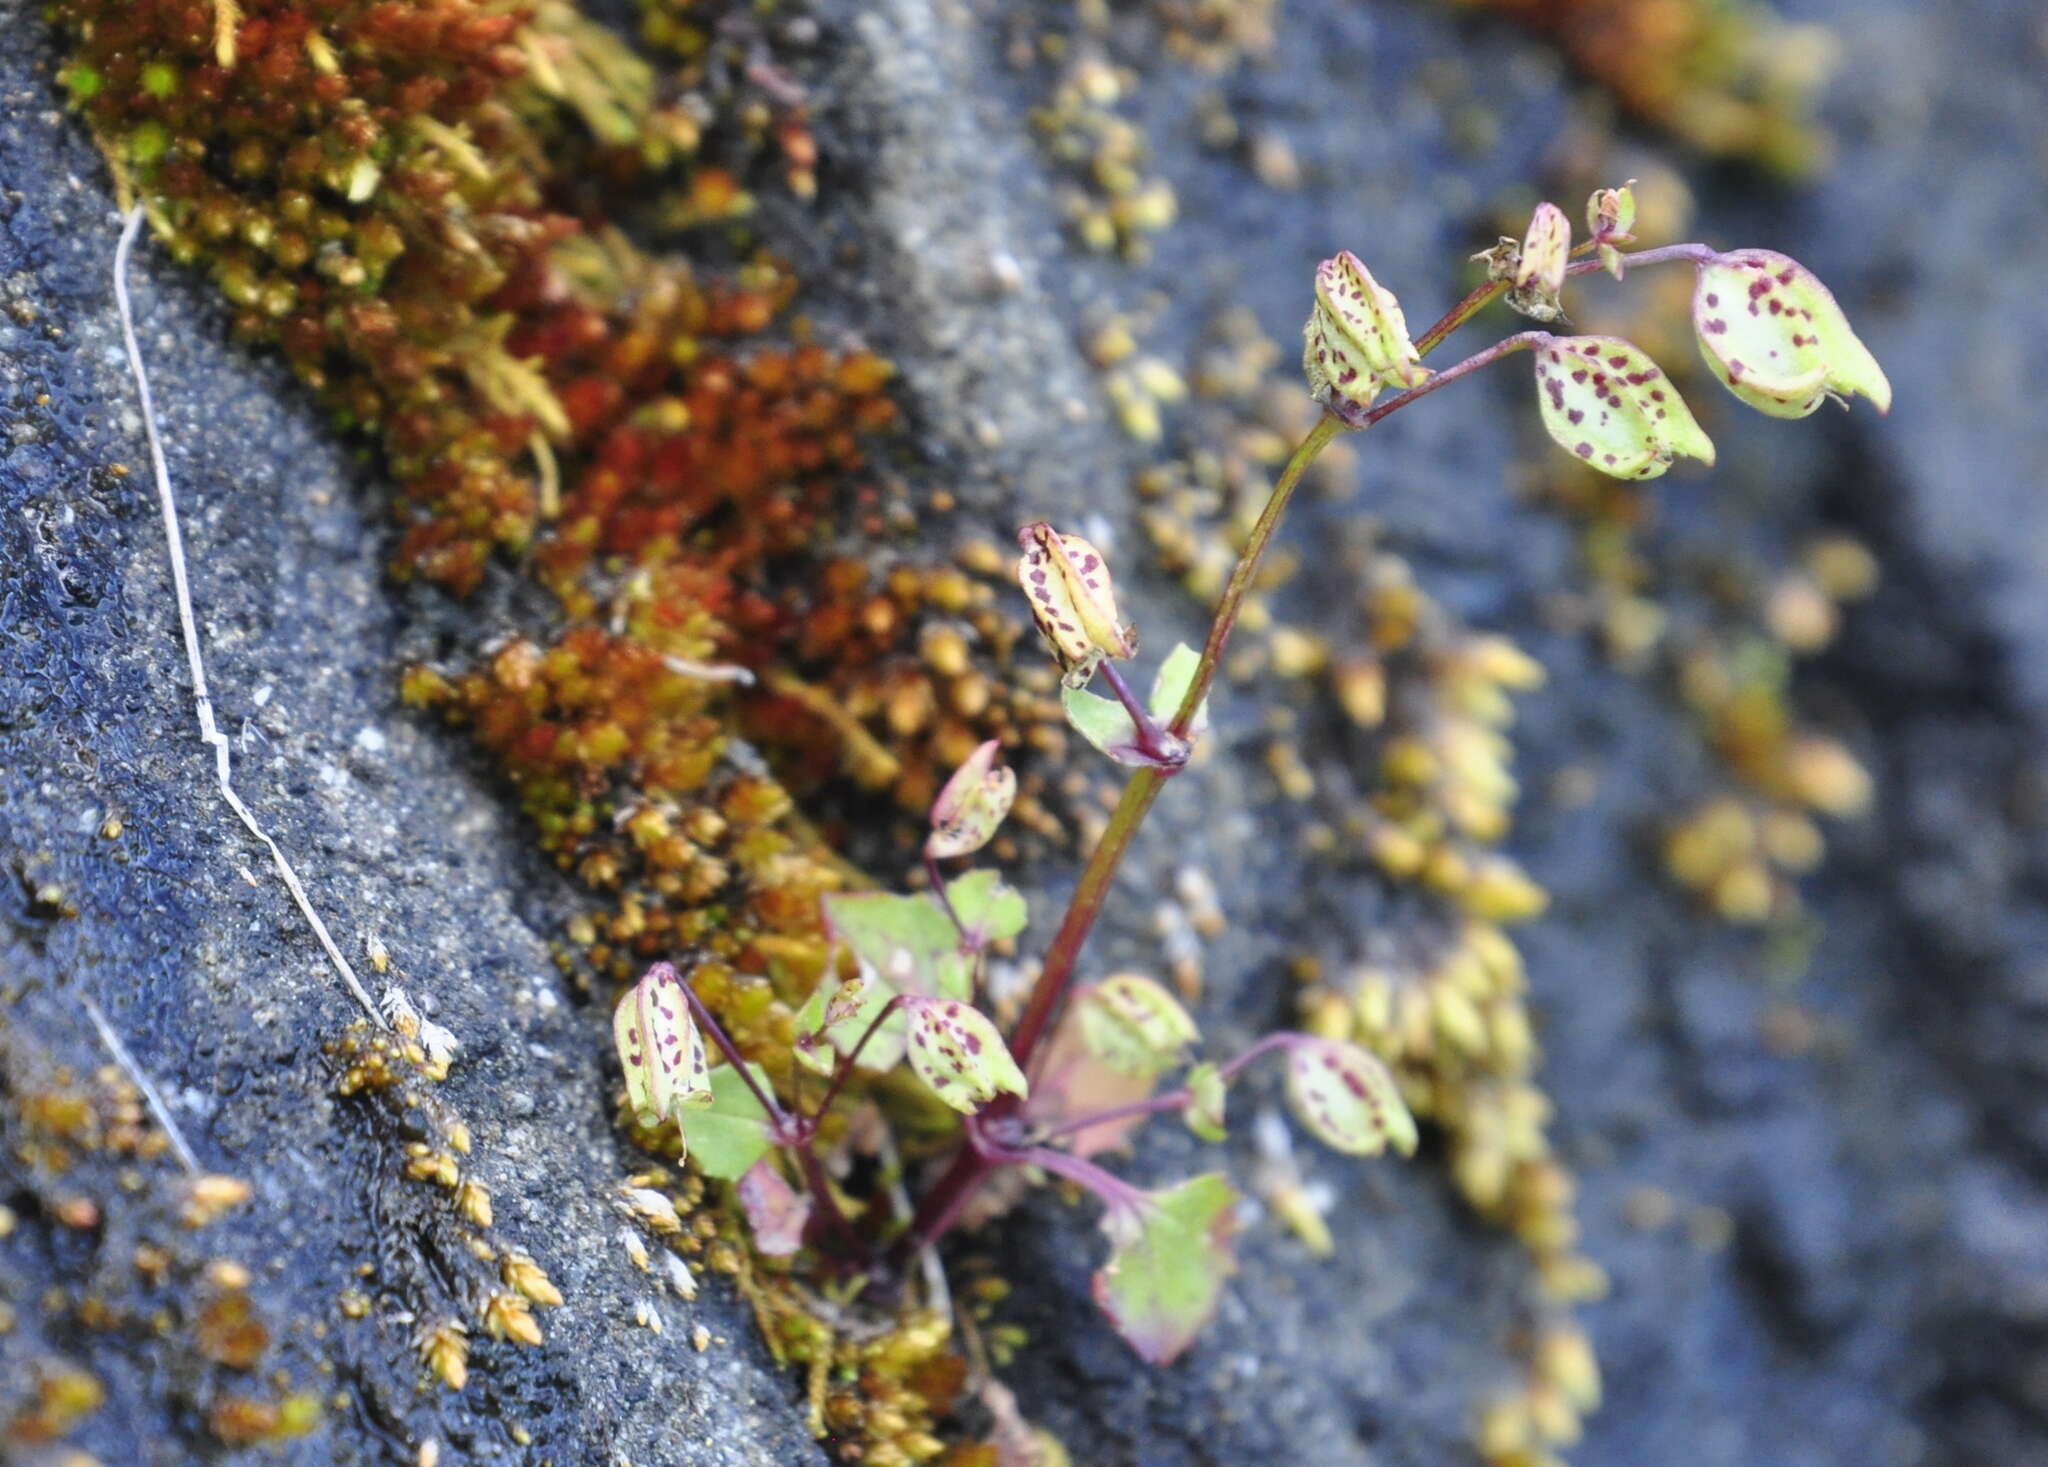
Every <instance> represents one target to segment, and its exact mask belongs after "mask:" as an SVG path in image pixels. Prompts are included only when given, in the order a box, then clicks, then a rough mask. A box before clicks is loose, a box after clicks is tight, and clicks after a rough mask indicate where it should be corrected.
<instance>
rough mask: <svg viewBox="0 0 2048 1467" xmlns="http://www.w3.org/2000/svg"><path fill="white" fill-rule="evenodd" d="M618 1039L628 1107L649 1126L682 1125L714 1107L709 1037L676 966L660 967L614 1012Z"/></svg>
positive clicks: (636, 986)
mask: <svg viewBox="0 0 2048 1467" xmlns="http://www.w3.org/2000/svg"><path fill="white" fill-rule="evenodd" d="M612 1039H613V1042H614V1043H615V1044H616V1045H617V1046H618V1051H619V1063H620V1064H621V1065H622V1066H623V1067H624V1069H625V1072H626V1103H627V1104H628V1105H630V1106H632V1108H633V1113H634V1115H635V1116H636V1117H637V1118H638V1119H639V1121H640V1124H641V1125H643V1126H653V1125H659V1124H660V1123H661V1122H662V1121H664V1120H673V1121H676V1122H678V1123H680V1122H681V1120H682V1113H683V1112H684V1111H685V1110H695V1109H699V1108H701V1107H703V1106H706V1105H709V1104H710V1103H711V1083H710V1074H711V1066H710V1062H709V1060H708V1058H707V1057H706V1055H705V1052H704V1036H703V1035H702V1034H700V1033H699V1032H698V1031H697V1025H696V1022H695V1020H693V1019H692V1018H691V1017H690V1005H689V1003H688V1001H687V1000H686V999H685V998H684V997H683V980H682V979H681V978H679V977H678V976H676V970H675V967H674V965H673V964H670V963H656V964H655V965H654V966H653V967H651V968H649V969H648V970H647V972H646V975H645V976H643V977H642V978H641V980H640V981H639V982H638V983H636V984H634V985H633V988H632V990H631V991H630V992H629V993H627V995H626V996H625V998H624V999H622V1000H620V1002H619V1006H618V1007H617V1008H615V1009H613V1010H612Z"/></svg>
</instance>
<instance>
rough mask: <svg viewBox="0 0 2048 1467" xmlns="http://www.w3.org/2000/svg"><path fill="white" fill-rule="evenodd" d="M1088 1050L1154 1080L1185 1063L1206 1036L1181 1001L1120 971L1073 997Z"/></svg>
mask: <svg viewBox="0 0 2048 1467" xmlns="http://www.w3.org/2000/svg"><path fill="white" fill-rule="evenodd" d="M1074 1010H1075V1013H1076V1014H1077V1015H1078V1016H1079V1019H1080V1024H1081V1039H1082V1042H1083V1043H1085V1044H1086V1045H1087V1046H1088V1052H1089V1053H1090V1054H1092V1055H1094V1056H1095V1057H1096V1058H1097V1059H1099V1060H1101V1061H1102V1062H1103V1063H1104V1064H1106V1065H1108V1066H1109V1067H1110V1068H1111V1069H1113V1070H1118V1071H1121V1072H1122V1073H1124V1074H1126V1075H1142V1076H1148V1077H1149V1076H1154V1075H1157V1074H1159V1073H1160V1072H1161V1071H1163V1070H1168V1069H1171V1068H1172V1067H1173V1066H1175V1065H1177V1064H1179V1063H1180V1060H1181V1057H1182V1055H1183V1054H1185V1053H1186V1051H1187V1047H1188V1046H1189V1045H1190V1044H1193V1043H1194V1042H1195V1041H1196V1040H1197V1039H1199V1038H1200V1037H1201V1034H1200V1032H1199V1031H1198V1030H1197V1029H1196V1028H1195V1021H1194V1020H1193V1019H1191V1018H1189V1017H1188V1011H1187V1010H1186V1009H1184V1008H1182V1007H1181V1006H1180V1003H1179V1001H1178V1000H1176V999H1175V998H1174V996H1173V995H1172V994H1170V993H1168V992H1167V991H1166V990H1165V989H1164V988H1163V987H1161V986H1160V985H1159V984H1157V983H1155V982H1153V981H1152V980H1151V979H1150V978H1145V977H1141V976H1140V975H1138V974H1136V973H1120V974H1118V975H1117V976H1116V977H1114V978H1105V979H1103V981H1102V982H1100V983H1098V984H1096V985H1095V986H1094V987H1093V988H1089V989H1084V990H1083V991H1082V992H1081V993H1079V994H1076V995H1075V997H1074Z"/></svg>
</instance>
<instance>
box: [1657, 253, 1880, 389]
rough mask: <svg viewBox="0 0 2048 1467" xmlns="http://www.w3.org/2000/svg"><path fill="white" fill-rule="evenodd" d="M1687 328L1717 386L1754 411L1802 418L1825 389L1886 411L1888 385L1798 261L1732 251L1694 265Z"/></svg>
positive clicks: (1822, 287)
mask: <svg viewBox="0 0 2048 1467" xmlns="http://www.w3.org/2000/svg"><path fill="white" fill-rule="evenodd" d="M1692 319H1693V327H1694V329H1695V330H1696V331H1697V332H1698V333H1699V339H1700V351H1701V353H1702V354H1703V355H1704V356H1705V357H1706V359H1707V365H1708V366H1709V367H1712V368H1713V369H1714V375H1715V376H1716V377H1719V378H1720V379H1721V384H1722V385H1723V386H1724V387H1726V388H1727V389H1728V390H1729V391H1730V392H1732V393H1734V394H1735V395H1736V396H1737V397H1739V398H1741V399H1742V400H1743V401H1744V402H1746V403H1748V404H1749V405H1750V406H1751V407H1753V408H1755V409H1756V410H1757V411H1758V412H1760V413H1767V414H1769V415H1770V416H1771V417H1774V418H1803V417H1805V416H1806V415H1807V414H1809V413H1811V412H1812V411H1813V410H1814V409H1815V408H1817V407H1819V406H1820V404H1821V399H1822V398H1824V397H1826V396H1828V395H1829V394H1830V393H1833V394H1835V395H1837V396H1841V397H1848V396H1853V395H1854V394H1856V393H1859V392H1860V393H1862V394H1863V395H1864V396H1865V397H1867V398H1869V399H1870V400H1871V401H1872V402H1874V403H1876V404H1877V410H1878V411H1879V412H1890V411H1891V407H1892V385H1891V383H1890V381H1889V380H1887V379H1886V377H1885V375H1884V369H1883V368H1882V367H1880V366H1878V364H1877V358H1876V357H1874V356H1872V355H1871V354H1870V349H1869V348H1868V347H1866V346H1864V344H1863V343H1862V342H1861V341H1860V340H1858V339H1857V336H1856V333H1855V332H1854V331H1852V330H1850V328H1849V318H1848V317H1847V316H1845V315H1843V314H1842V308H1841V307H1840V306H1839V305H1837V304H1836V303H1835V298H1834V296H1833V295H1831V294H1830V293H1829V292H1828V288H1827V287H1826V286H1825V285H1822V284H1821V283H1820V279H1819V277H1818V276H1816V275H1815V274H1814V273H1813V272H1812V271H1811V270H1808V269H1807V268H1806V267H1805V266H1804V265H1801V264H1800V263H1799V262H1798V261H1797V260H1793V259H1789V258H1788V257H1786V256H1784V255H1781V254H1778V253H1776V252H1775V251H1772V250H1737V251H1735V252H1734V253H1733V254H1727V255H1717V256H1715V257H1714V259H1712V260H1711V261H1709V262H1708V263H1707V264H1705V265H1703V266H1701V267H1700V271H1699V275H1698V278H1697V279H1696V281H1695V282H1694V285H1693V297H1692Z"/></svg>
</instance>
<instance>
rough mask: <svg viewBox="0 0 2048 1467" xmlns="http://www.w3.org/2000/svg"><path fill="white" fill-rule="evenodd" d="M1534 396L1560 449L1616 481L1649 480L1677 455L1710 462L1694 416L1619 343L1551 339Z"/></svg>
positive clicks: (1639, 356)
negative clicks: (1609, 475)
mask: <svg viewBox="0 0 2048 1467" xmlns="http://www.w3.org/2000/svg"><path fill="white" fill-rule="evenodd" d="M1535 356H1536V396H1537V401H1538V404H1539V406H1540V407H1541V408H1542V410H1543V426H1544V427H1545V428H1547V429H1548V430H1549V432H1550V436H1551V437H1552V438H1553V439H1555V440H1556V442H1557V444H1558V446H1559V447H1561V448H1563V449H1564V450H1565V451H1566V452H1567V453H1570V454H1573V455H1575V456H1577V457H1578V458H1580V459H1582V460H1583V461H1584V462H1585V463H1586V464H1587V465H1588V466H1590V467H1592V468H1596V469H1598V470H1600V472H1601V473H1603V474H1612V475H1613V476H1614V477H1615V478H1617V479H1654V478H1656V477H1657V476H1658V475H1659V474H1661V473H1663V472H1664V471H1665V470H1666V469H1668V468H1670V467H1671V461H1672V460H1673V459H1674V458H1676V457H1678V456H1679V455H1680V454H1684V455H1687V456H1689V457H1691V458H1697V459H1703V460H1705V461H1706V462H1707V463H1712V462H1713V461H1714V445H1713V443H1712V442H1710V441H1709V440H1708V438H1707V435H1706V434H1705V433H1703V432H1701V431H1700V425H1699V424H1698V423H1696V422H1694V421H1693V416H1692V410H1691V409H1690V408H1688V407H1687V406H1686V405H1685V399H1684V398H1682V397H1680V396H1679V395H1678V389H1677V388H1675V387H1673V386H1672V385H1671V383H1670V381H1669V379H1667V378H1666V377H1665V375H1664V373H1663V372H1662V370H1660V369H1659V368H1658V366H1657V364H1656V363H1655V362H1653V361H1651V360H1650V359H1649V357H1648V356H1647V355H1645V354H1644V353H1643V352H1642V351H1641V350H1640V349H1639V348H1637V347H1635V346H1633V345H1631V344H1630V343H1628V342H1626V341H1623V340H1622V339H1621V338H1620V337H1618V336H1554V337H1550V338H1548V339H1547V340H1545V341H1543V342H1541V343H1539V344H1538V346H1537V347H1536V352H1535Z"/></svg>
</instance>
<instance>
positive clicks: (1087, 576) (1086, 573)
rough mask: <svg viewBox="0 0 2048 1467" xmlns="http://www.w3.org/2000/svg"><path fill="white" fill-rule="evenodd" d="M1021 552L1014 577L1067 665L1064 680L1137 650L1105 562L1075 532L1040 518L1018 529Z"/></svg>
mask: <svg viewBox="0 0 2048 1467" xmlns="http://www.w3.org/2000/svg"><path fill="white" fill-rule="evenodd" d="M1017 543H1018V545H1020V546H1021V547H1023V550H1024V558H1023V559H1022V560H1021V561H1019V562H1018V565H1017V581H1018V584H1019V585H1021V586H1023V588H1024V595H1025V596H1026V597H1027V598H1028V599H1029V600H1030V602H1031V615H1032V619H1033V620H1035V621H1036V622H1037V623H1038V630H1039V633H1040V635H1042V636H1043V637H1044V638H1045V640H1046V642H1047V643H1048V644H1049V645H1050V646H1051V648H1052V652H1053V656H1055V657H1057V658H1058V659H1059V661H1060V665H1061V666H1062V667H1063V668H1064V669H1065V670H1066V679H1065V681H1066V684H1067V686H1068V687H1070V688H1078V687H1080V686H1081V685H1082V684H1084V683H1086V682H1087V681H1088V679H1089V678H1090V677H1092V676H1094V674H1095V669H1096V667H1097V665H1098V664H1100V663H1101V661H1102V659H1103V658H1105V657H1114V658H1117V659H1118V660H1119V661H1121V660H1123V659H1125V658H1128V657H1132V656H1135V655H1136V654H1137V651H1138V635H1137V633H1136V632H1135V631H1134V630H1132V629H1131V628H1130V627H1128V626H1126V625H1124V623H1123V621H1122V619H1121V618H1120V617H1118V615H1117V611H1116V592H1115V589H1114V588H1113V587H1112V586H1111V584H1110V579H1109V563H1108V561H1106V560H1105V559H1104V558H1103V555H1102V552H1101V551H1099V550H1097V549H1096V548H1095V547H1094V546H1093V545H1090V544H1089V543H1088V542H1087V541H1086V540H1083V539H1082V538H1081V537H1080V536H1079V535H1062V534H1061V533H1060V532H1059V531H1057V530H1055V529H1054V528H1053V527H1052V526H1051V525H1048V524H1045V523H1044V522H1042V521H1041V522H1040V523H1037V524H1031V525H1026V526H1025V527H1024V528H1023V529H1021V530H1019V531H1018V532H1017Z"/></svg>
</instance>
